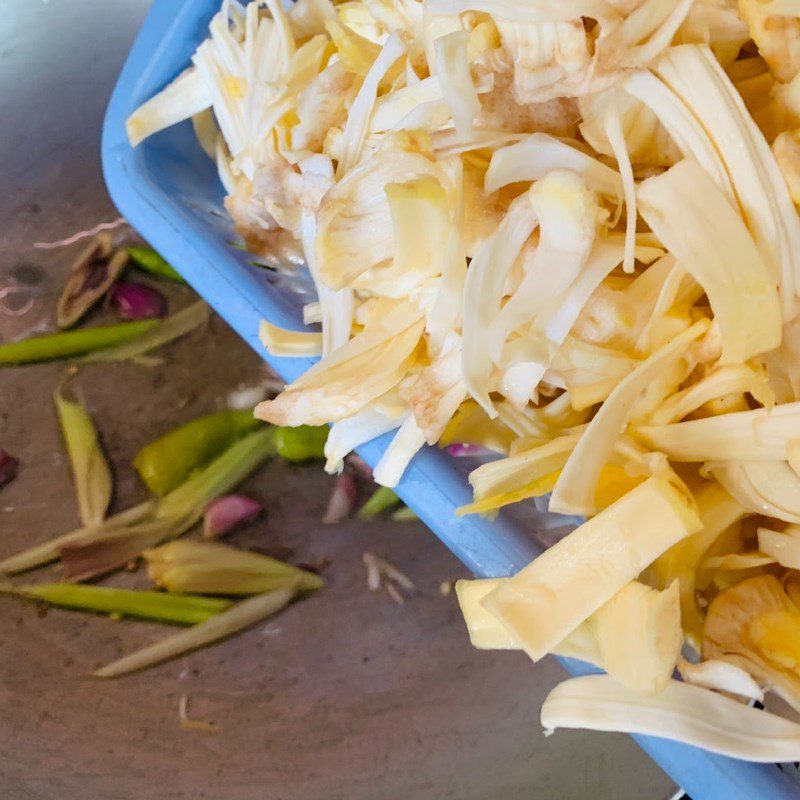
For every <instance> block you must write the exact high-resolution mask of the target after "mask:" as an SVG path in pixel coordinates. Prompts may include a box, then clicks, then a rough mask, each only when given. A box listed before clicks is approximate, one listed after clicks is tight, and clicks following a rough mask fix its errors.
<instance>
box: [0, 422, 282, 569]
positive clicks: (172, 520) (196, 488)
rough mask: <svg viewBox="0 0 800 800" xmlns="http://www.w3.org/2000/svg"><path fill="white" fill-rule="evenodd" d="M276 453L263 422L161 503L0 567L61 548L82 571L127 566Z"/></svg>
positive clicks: (35, 561)
mask: <svg viewBox="0 0 800 800" xmlns="http://www.w3.org/2000/svg"><path fill="white" fill-rule="evenodd" d="M274 453H275V445H274V431H273V429H272V428H270V427H268V426H264V427H263V428H262V429H261V430H256V431H253V432H252V433H250V434H248V435H246V436H244V437H243V438H242V439H240V440H238V441H237V442H234V444H232V445H231V446H230V447H229V448H228V449H227V450H226V451H225V452H224V453H222V455H219V456H217V458H216V459H214V461H212V462H211V463H210V464H209V465H208V466H206V467H205V468H204V469H203V470H201V471H200V472H199V473H197V474H196V475H194V476H193V477H191V478H189V480H187V481H186V482H185V483H183V484H181V485H180V486H179V487H178V488H177V489H174V490H173V491H172V492H170V493H169V494H167V495H164V497H162V498H161V499H160V500H159V501H158V502H157V503H153V502H152V501H149V502H147V503H142V504H140V505H138V506H134V507H133V508H131V509H128V510H127V511H125V512H122V513H121V514H117V515H115V516H113V517H110V518H109V519H107V520H106V521H105V522H104V523H103V524H102V525H100V526H98V527H96V528H81V529H79V530H77V531H72V532H71V533H67V534H64V535H63V536H58V537H56V538H55V539H51V540H50V541H49V542H45V543H44V544H41V545H36V546H35V547H32V548H30V549H29V550H25V551H23V552H22V553H18V554H17V555H15V556H11V557H10V558H7V559H5V560H4V561H0V573H2V572H5V573H13V572H22V571H23V570H27V569H32V568H33V567H38V566H40V565H42V564H46V563H48V562H49V561H53V560H55V559H56V558H58V557H59V555H60V553H61V551H62V550H63V549H67V550H68V553H69V558H70V560H71V562H72V564H73V565H74V567H75V569H76V570H77V572H78V574H80V575H82V576H84V577H88V576H89V575H96V574H102V573H104V572H107V571H109V570H110V569H113V568H115V567H119V566H123V565H124V564H126V563H127V562H128V561H129V560H130V559H132V558H135V557H136V556H137V555H138V554H140V553H141V551H142V550H144V549H145V548H147V547H153V546H155V545H156V544H158V543H159V542H161V541H163V540H164V539H170V538H174V537H176V536H180V535H181V534H182V533H184V532H185V531H187V530H188V529H189V528H190V527H191V526H192V525H193V524H194V523H195V522H197V521H198V520H199V519H200V518H201V517H202V515H203V510H204V509H205V508H206V506H207V505H208V504H209V503H210V502H211V501H212V500H213V499H214V498H215V497H218V496H219V495H222V494H225V493H226V492H228V491H230V490H231V489H233V488H234V487H235V486H237V485H238V484H239V483H240V482H241V481H243V480H244V479H245V478H246V477H247V476H248V475H249V474H250V473H251V472H253V470H255V469H256V468H257V467H258V466H260V465H261V464H262V463H263V462H264V461H265V460H266V459H267V458H269V457H270V456H272V455H274ZM83 548H88V550H84V549H83Z"/></svg>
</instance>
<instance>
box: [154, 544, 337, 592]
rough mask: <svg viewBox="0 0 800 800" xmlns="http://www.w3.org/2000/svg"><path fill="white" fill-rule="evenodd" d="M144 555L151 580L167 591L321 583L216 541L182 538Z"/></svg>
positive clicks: (260, 588)
mask: <svg viewBox="0 0 800 800" xmlns="http://www.w3.org/2000/svg"><path fill="white" fill-rule="evenodd" d="M144 557H145V559H146V560H147V565H148V574H149V575H150V578H151V579H152V580H153V582H154V583H156V584H157V585H159V586H161V587H163V588H165V589H168V590H169V591H171V592H185V593H189V594H220V595H249V594H263V593H264V592H271V591H274V590H275V589H282V588H286V587H287V586H293V587H295V588H296V589H297V591H303V592H305V591H313V590H315V589H320V588H322V586H323V585H324V581H323V580H322V578H320V577H319V575H316V574H315V573H313V572H309V571H307V570H303V569H299V568H298V567H293V566H292V565H291V564H285V563H284V562H282V561H278V560H277V559H275V558H270V557H269V556H265V555H262V554H261V553H254V552H251V551H249V550H240V549H239V548H236V547H230V546H229V545H225V544H220V543H219V542H200V541H196V540H192V539H182V540H180V541H175V542H169V543H168V544H165V545H162V546H161V547H156V548H153V549H151V550H145V551H144Z"/></svg>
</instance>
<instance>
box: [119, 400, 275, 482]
mask: <svg viewBox="0 0 800 800" xmlns="http://www.w3.org/2000/svg"><path fill="white" fill-rule="evenodd" d="M262 425H263V423H262V422H260V421H259V420H257V419H255V417H253V413H252V411H233V410H226V411H219V412H217V413H215V414H207V415H205V416H203V417H198V418H197V419H193V420H192V421H191V422H188V423H186V425H181V427H179V428H175V429H174V430H171V431H170V432H169V433H165V434H164V435H163V436H161V437H159V438H158V439H156V440H154V441H152V442H150V444H147V445H145V446H144V447H143V448H142V449H141V450H140V451H139V452H138V453H137V454H136V457H135V458H134V459H133V466H134V467H135V469H136V471H137V472H138V473H139V476H140V477H141V479H142V480H143V481H144V483H145V485H146V486H147V488H148V489H149V490H150V491H151V492H153V493H154V494H158V495H164V494H166V493H167V492H170V491H172V490H173V489H175V488H176V487H177V486H180V484H182V483H183V482H184V481H185V480H186V479H187V478H188V477H189V475H191V473H192V472H194V471H195V470H196V469H198V468H199V467H203V466H205V465H206V464H208V462H209V461H211V460H212V459H213V458H215V457H216V456H218V455H219V454H220V453H222V452H223V451H224V450H226V449H227V448H228V447H230V446H231V444H233V442H235V441H236V440H237V439H239V438H240V437H242V436H243V435H244V434H246V433H249V432H250V431H252V430H254V429H255V428H257V427H260V426H262Z"/></svg>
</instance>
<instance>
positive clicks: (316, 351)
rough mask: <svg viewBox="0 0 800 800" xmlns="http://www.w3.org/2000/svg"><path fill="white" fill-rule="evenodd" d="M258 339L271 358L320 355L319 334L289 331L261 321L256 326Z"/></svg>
mask: <svg viewBox="0 0 800 800" xmlns="http://www.w3.org/2000/svg"><path fill="white" fill-rule="evenodd" d="M258 338H259V339H260V340H261V344H263V345H264V347H266V348H267V352H268V353H270V355H273V356H319V355H322V334H321V333H315V332H311V331H290V330H287V329H286V328H279V327H278V326H277V325H273V324H272V323H271V322H267V321H266V320H265V319H262V320H261V324H260V325H259V326H258Z"/></svg>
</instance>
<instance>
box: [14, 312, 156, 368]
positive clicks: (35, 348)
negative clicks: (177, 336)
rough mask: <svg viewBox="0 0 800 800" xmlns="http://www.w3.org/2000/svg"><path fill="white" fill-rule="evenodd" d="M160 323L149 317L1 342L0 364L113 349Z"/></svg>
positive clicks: (45, 359)
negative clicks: (136, 320) (135, 320)
mask: <svg viewBox="0 0 800 800" xmlns="http://www.w3.org/2000/svg"><path fill="white" fill-rule="evenodd" d="M158 324H159V322H158V320H154V319H145V320H140V321H138V322H121V323H119V324H117V325H102V326H100V327H97V328H85V329H81V330H77V331H62V332H60V333H48V334H44V335H43V336H32V337H30V338H29V339H23V340H21V341H19V342H9V343H8V344H3V345H0V365H2V364H30V363H35V362H37V361H55V360H57V359H61V358H72V357H74V356H85V355H86V354H88V353H95V352H100V351H103V350H109V349H111V348H116V347H119V346H122V345H123V344H127V343H130V342H133V341H135V340H137V339H140V338H141V337H143V336H144V335H145V334H147V333H150V332H151V331H152V330H153V329H154V328H156V327H157V326H158Z"/></svg>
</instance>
